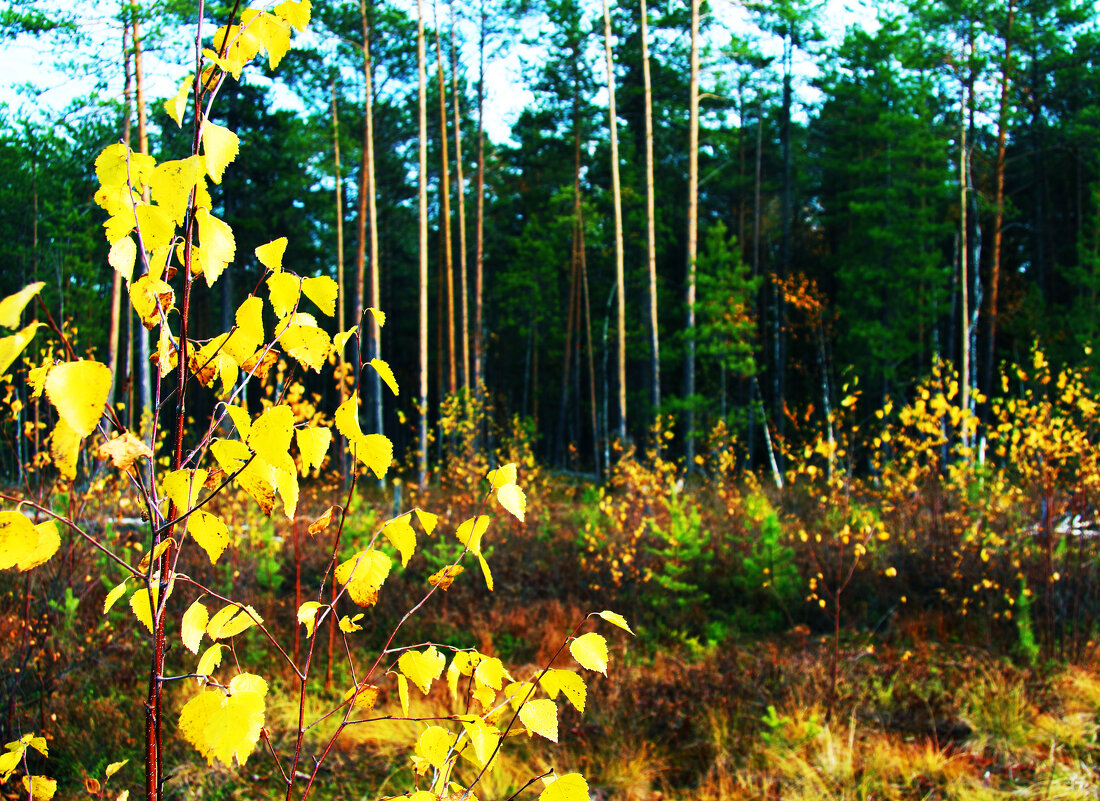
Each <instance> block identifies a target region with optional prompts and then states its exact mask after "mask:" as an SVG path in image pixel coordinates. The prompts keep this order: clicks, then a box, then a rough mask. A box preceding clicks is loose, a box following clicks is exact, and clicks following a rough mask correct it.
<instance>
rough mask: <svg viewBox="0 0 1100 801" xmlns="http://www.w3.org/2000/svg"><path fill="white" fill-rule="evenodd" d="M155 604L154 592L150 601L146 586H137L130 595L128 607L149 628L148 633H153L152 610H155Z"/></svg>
mask: <svg viewBox="0 0 1100 801" xmlns="http://www.w3.org/2000/svg"><path fill="white" fill-rule="evenodd" d="M156 605H157V598H156V593H154V594H153V599H152V601H151V602H150V600H149V588H148V587H138V588H137V589H136V590H135V591H134V594H133V595H131V596H130V608H131V609H132V610H134V616H135V617H136V618H137V619H138V620H140V621H141V622H142V624H143V625H144V626H145V628H147V629H149V633H150V634H152V633H153V612H154V611H156Z"/></svg>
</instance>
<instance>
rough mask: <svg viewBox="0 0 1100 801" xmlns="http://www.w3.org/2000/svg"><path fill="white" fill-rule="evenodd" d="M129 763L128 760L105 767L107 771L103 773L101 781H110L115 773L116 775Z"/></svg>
mask: <svg viewBox="0 0 1100 801" xmlns="http://www.w3.org/2000/svg"><path fill="white" fill-rule="evenodd" d="M129 761H130V760H128V759H124V760H122V761H121V762H112V763H111V764H110V765H108V766H107V770H106V771H105V775H104V777H103V780H104V781H107V780H108V779H110V778H111V777H112V776H114V775H115V774H116V773H118V772H119V771H120V770H122V768H123V767H124V766H125V765H126V763H127V762H129Z"/></svg>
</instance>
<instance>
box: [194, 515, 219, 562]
mask: <svg viewBox="0 0 1100 801" xmlns="http://www.w3.org/2000/svg"><path fill="white" fill-rule="evenodd" d="M188 520H189V522H188V525H187V531H188V533H190V535H191V536H192V537H193V538H194V540H195V542H196V543H197V544H198V546H199V547H200V548H202V549H203V550H204V551H206V555H207V556H208V557H209V558H210V564H215V563H217V561H218V559H219V558H220V557H221V555H222V554H223V553H224V552H225V549H226V546H228V545H229V528H228V527H227V526H226V525H225V523H224V522H223V521H222V519H221V518H220V517H218V516H217V515H213V514H210V513H209V512H206V511H204V510H202V509H199V510H198V511H197V512H195V513H194V514H192V515H191V517H190V518H188Z"/></svg>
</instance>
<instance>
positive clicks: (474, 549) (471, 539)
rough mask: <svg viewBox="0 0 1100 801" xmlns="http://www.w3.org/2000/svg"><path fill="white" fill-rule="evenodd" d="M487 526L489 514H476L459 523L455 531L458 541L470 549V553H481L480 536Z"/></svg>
mask: <svg viewBox="0 0 1100 801" xmlns="http://www.w3.org/2000/svg"><path fill="white" fill-rule="evenodd" d="M488 528H489V516H488V515H478V516H477V517H471V518H470V519H469V520H466V521H465V522H463V523H460V524H459V526H458V529H457V530H456V531H455V536H456V537H457V538H458V541H459V542H461V543H462V544H463V545H465V546H466V547H467V548H469V549H470V553H473V554H480V553H481V537H482V536H483V535H484V534H485V532H486V530H488Z"/></svg>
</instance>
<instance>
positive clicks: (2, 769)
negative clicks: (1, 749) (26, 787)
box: [0, 742, 27, 782]
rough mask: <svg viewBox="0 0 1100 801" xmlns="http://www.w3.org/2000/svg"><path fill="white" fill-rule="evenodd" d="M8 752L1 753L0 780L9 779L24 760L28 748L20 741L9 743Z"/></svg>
mask: <svg viewBox="0 0 1100 801" xmlns="http://www.w3.org/2000/svg"><path fill="white" fill-rule="evenodd" d="M8 749H9V750H8V751H7V753H5V754H3V755H0V781H5V782H6V781H7V780H8V779H9V778H10V777H11V774H12V773H13V772H14V771H15V769H16V768H18V767H19V763H20V762H22V761H23V754H24V753H26V751H27V749H26V747H25V746H23V745H22V744H21V743H19V742H14V743H8Z"/></svg>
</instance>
